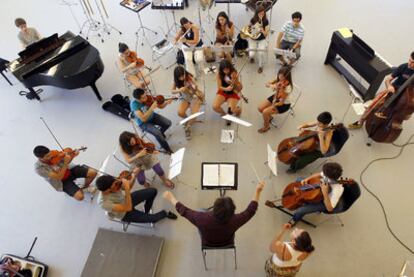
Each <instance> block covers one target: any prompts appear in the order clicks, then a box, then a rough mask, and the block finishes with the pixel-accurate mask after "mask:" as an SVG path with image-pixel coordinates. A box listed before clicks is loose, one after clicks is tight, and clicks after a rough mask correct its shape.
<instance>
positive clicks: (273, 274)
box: [265, 223, 315, 277]
mask: <svg viewBox="0 0 414 277" xmlns="http://www.w3.org/2000/svg"><path fill="white" fill-rule="evenodd" d="M291 227H292V226H291V225H290V224H289V223H286V224H284V225H283V229H282V230H281V231H280V232H279V233H278V234H277V235H276V236H275V238H274V239H273V240H272V242H271V243H270V246H269V249H270V251H271V252H272V253H273V254H272V255H271V256H270V257H269V259H268V260H267V261H266V264H265V270H266V276H267V277H292V276H295V275H296V273H298V271H299V269H300V267H301V265H302V262H303V261H304V260H305V259H306V258H307V257H309V255H310V254H311V253H312V252H313V251H314V250H315V248H314V247H313V245H312V239H311V237H310V235H309V233H308V232H306V231H305V230H302V229H298V228H295V229H293V230H292V232H291V233H290V241H289V242H285V241H282V239H283V235H284V234H285V233H286V231H287V230H288V229H290V228H291Z"/></svg>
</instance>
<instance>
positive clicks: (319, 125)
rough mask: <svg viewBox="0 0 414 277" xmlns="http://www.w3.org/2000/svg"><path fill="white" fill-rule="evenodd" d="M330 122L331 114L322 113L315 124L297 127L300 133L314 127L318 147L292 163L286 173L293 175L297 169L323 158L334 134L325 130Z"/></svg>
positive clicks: (329, 130)
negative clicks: (316, 133)
mask: <svg viewBox="0 0 414 277" xmlns="http://www.w3.org/2000/svg"><path fill="white" fill-rule="evenodd" d="M331 121H332V115H331V113H329V112H323V113H320V114H319V115H318V117H317V121H316V122H310V123H305V124H302V125H300V126H299V127H298V129H299V130H300V131H303V130H304V129H308V128H312V127H316V131H317V132H318V142H319V146H318V147H317V149H316V150H315V151H313V152H310V153H307V154H305V155H302V156H300V157H299V158H298V159H297V160H296V161H295V162H293V163H292V164H291V165H290V168H289V169H288V170H287V173H295V172H296V171H298V170H299V169H302V168H304V167H305V166H307V165H308V164H310V163H313V162H314V161H316V160H317V159H319V158H321V157H323V155H325V154H326V153H327V152H328V150H329V148H330V146H331V142H332V135H333V132H334V130H333V129H327V128H328V127H329V124H330V123H331Z"/></svg>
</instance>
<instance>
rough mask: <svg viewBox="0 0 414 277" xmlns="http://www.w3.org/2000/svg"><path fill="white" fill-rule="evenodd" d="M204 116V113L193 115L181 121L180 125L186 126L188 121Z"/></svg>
mask: <svg viewBox="0 0 414 277" xmlns="http://www.w3.org/2000/svg"><path fill="white" fill-rule="evenodd" d="M202 114H204V112H198V113H195V114H192V115H190V116H189V117H187V118H184V119H183V120H181V121H180V125H183V124H184V123H186V122H187V121H190V120H191V119H193V118H196V117H198V116H200V115H202Z"/></svg>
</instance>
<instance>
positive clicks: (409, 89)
mask: <svg viewBox="0 0 414 277" xmlns="http://www.w3.org/2000/svg"><path fill="white" fill-rule="evenodd" d="M413 80H414V75H413V76H411V77H410V78H409V79H408V80H407V81H406V82H405V83H404V84H403V86H401V87H400V88H399V89H398V91H397V92H395V93H394V94H392V95H390V94H387V95H385V96H384V97H383V98H382V99H381V100H380V102H378V104H377V105H376V106H375V107H374V108H373V109H372V111H371V112H370V113H369V115H368V116H367V118H366V121H365V129H366V131H367V133H368V136H369V137H370V138H371V139H372V140H374V141H376V142H384V143H392V142H394V141H395V140H396V139H397V138H398V137H399V136H400V134H401V132H402V124H403V121H404V120H407V119H409V118H410V117H411V115H412V114H413V112H414V84H413Z"/></svg>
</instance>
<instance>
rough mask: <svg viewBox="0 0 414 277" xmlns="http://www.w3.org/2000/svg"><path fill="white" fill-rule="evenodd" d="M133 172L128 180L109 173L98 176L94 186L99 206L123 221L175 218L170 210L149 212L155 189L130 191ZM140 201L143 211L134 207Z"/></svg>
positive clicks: (145, 221) (133, 178)
mask: <svg viewBox="0 0 414 277" xmlns="http://www.w3.org/2000/svg"><path fill="white" fill-rule="evenodd" d="M135 173H136V172H135V171H134V173H132V175H131V176H130V179H129V180H128V179H124V178H115V177H113V176H110V175H103V176H100V177H99V178H98V179H97V180H96V187H97V188H98V190H99V191H100V192H99V196H98V204H99V206H101V208H102V209H104V210H105V211H107V212H108V213H109V215H110V217H114V218H116V219H119V220H121V221H125V222H136V223H155V222H158V221H160V220H161V219H164V218H169V219H177V216H176V215H175V214H174V213H172V212H170V211H165V210H162V211H160V212H158V213H155V214H152V213H150V211H151V209H152V205H153V203H154V199H155V197H156V196H157V189H155V188H145V189H141V190H137V191H134V192H131V189H132V186H133V185H134V183H135V177H136V176H135ZM142 202H145V204H144V211H139V210H136V209H135V207H136V206H137V205H138V204H140V203H142Z"/></svg>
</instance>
